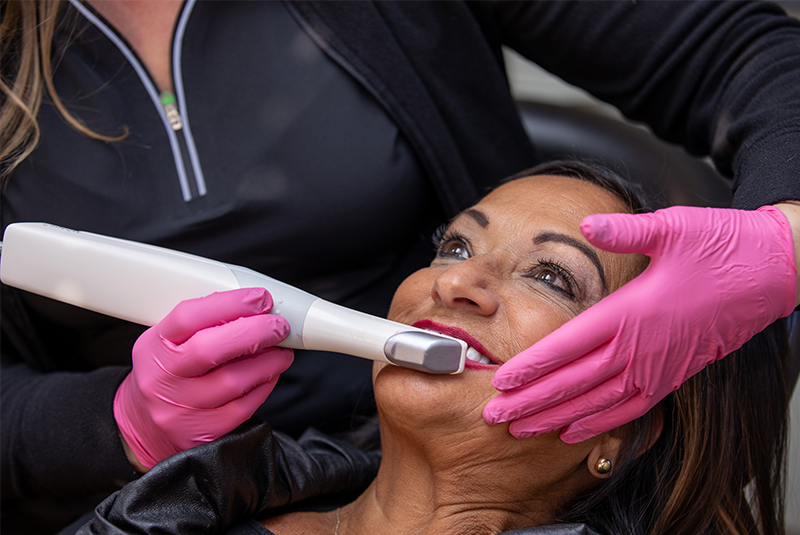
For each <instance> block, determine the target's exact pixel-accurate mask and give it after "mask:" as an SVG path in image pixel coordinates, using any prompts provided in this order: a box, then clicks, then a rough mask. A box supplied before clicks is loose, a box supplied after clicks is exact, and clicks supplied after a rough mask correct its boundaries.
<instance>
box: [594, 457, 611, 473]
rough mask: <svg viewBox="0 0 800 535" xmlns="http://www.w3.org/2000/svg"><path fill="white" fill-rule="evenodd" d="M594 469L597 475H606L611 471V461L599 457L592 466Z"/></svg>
mask: <svg viewBox="0 0 800 535" xmlns="http://www.w3.org/2000/svg"><path fill="white" fill-rule="evenodd" d="M594 468H595V470H597V473H598V474H607V473H609V472H610V471H611V461H609V460H608V459H606V458H605V457H600V458H599V459H598V460H597V464H596V465H594Z"/></svg>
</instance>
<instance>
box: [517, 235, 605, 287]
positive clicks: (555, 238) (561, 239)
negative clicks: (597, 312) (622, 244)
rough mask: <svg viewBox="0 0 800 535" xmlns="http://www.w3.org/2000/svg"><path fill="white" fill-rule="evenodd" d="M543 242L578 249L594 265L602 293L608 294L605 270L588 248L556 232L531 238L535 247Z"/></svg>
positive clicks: (595, 254)
mask: <svg viewBox="0 0 800 535" xmlns="http://www.w3.org/2000/svg"><path fill="white" fill-rule="evenodd" d="M545 242H556V243H563V244H565V245H571V246H572V247H574V248H576V249H578V250H579V251H580V252H582V253H583V254H584V255H586V257H587V258H589V260H590V261H591V262H592V264H594V267H595V268H597V273H598V274H599V275H600V282H602V283H603V293H607V292H608V285H607V284H606V274H605V270H604V269H603V264H601V263H600V257H598V256H597V253H595V252H594V251H592V250H591V249H590V248H589V247H587V246H586V245H585V244H583V243H581V242H580V241H578V240H576V239H575V238H571V237H569V236H567V235H566V234H560V233H558V232H549V231H545V232H540V233H539V234H537V235H536V237H534V238H533V243H534V244H536V245H539V244H542V243H545Z"/></svg>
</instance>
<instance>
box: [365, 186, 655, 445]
mask: <svg viewBox="0 0 800 535" xmlns="http://www.w3.org/2000/svg"><path fill="white" fill-rule="evenodd" d="M624 211H626V208H625V206H624V205H623V203H622V202H621V201H620V200H619V199H617V198H616V197H615V196H614V195H612V194H611V193H609V192H607V191H605V190H603V189H602V188H600V187H598V186H596V185H593V184H590V183H588V182H584V181H580V180H576V179H572V178H565V177H553V176H537V177H530V178H524V179H520V180H516V181H513V182H510V183H508V184H506V185H503V186H501V187H499V188H498V189H496V190H495V191H494V192H492V193H491V194H489V195H488V196H487V197H486V198H484V199H483V200H482V201H480V202H479V203H478V204H477V205H475V206H474V207H472V208H471V209H469V210H467V211H465V212H463V213H462V214H461V215H459V216H458V217H457V218H456V219H455V220H454V221H453V222H452V223H451V224H450V226H449V227H448V229H447V230H446V232H445V233H444V235H443V236H442V239H441V243H440V245H439V248H438V253H437V256H436V258H435V259H434V261H433V262H432V263H431V265H430V267H427V268H424V269H421V270H419V271H417V272H416V273H414V274H412V275H411V276H409V277H408V278H407V279H406V280H405V281H404V282H403V283H402V284H401V285H400V287H399V288H398V289H397V292H396V293H395V297H394V300H393V302H392V306H391V310H390V312H389V318H390V319H392V320H395V321H398V322H402V323H406V324H410V325H416V326H418V327H421V328H425V329H431V330H434V331H439V332H442V333H445V334H448V335H451V336H454V337H456V338H461V339H463V340H465V341H467V342H468V343H469V345H470V346H471V347H472V348H474V349H476V350H477V352H479V353H481V354H482V355H484V356H485V358H483V359H482V360H483V361H484V362H485V363H480V362H472V361H468V362H467V369H466V370H465V371H464V373H463V374H460V375H447V376H441V375H428V374H424V373H419V372H414V371H411V370H405V369H402V368H397V367H393V366H385V365H376V368H375V391H376V397H377V399H378V404H379V408H380V409H381V415H382V418H385V417H388V418H390V419H391V418H392V417H393V415H395V416H398V417H399V418H400V419H402V418H403V417H405V418H406V419H407V420H408V421H409V422H412V421H413V425H414V426H415V427H414V429H425V430H427V431H430V432H436V433H444V434H446V433H448V432H449V431H452V432H453V434H455V435H462V438H463V435H464V434H465V433H466V434H467V435H468V436H469V439H470V441H473V440H478V443H480V440H481V437H484V438H486V442H485V444H484V445H483V446H479V447H478V449H480V448H491V451H493V452H495V453H497V452H500V450H502V449H503V448H504V447H507V448H508V451H509V452H516V451H517V449H519V448H530V447H531V446H530V445H531V444H534V443H537V441H538V443H547V444H548V446H547V447H549V448H556V449H558V448H564V447H566V446H567V445H565V444H563V443H561V441H560V440H558V438H557V433H554V434H552V435H551V436H549V437H548V436H546V437H537V438H536V439H526V440H517V439H514V438H512V437H510V435H509V434H508V426H507V424H501V425H498V426H495V427H491V426H489V425H487V424H486V423H485V422H484V421H483V418H482V411H483V407H484V406H485V405H486V403H487V402H488V401H489V400H490V399H491V398H492V397H494V396H495V395H497V391H496V390H495V389H494V388H493V387H492V385H491V379H492V375H493V374H494V372H495V371H496V369H497V367H498V366H499V364H502V363H503V362H506V361H507V360H508V359H510V358H511V357H513V356H514V355H516V354H517V353H519V352H520V351H522V350H523V349H526V348H528V347H529V346H531V345H532V344H533V343H535V342H536V341H538V340H540V339H541V338H543V337H544V336H546V335H547V334H548V333H550V332H552V331H553V330H555V329H556V328H557V327H559V326H560V325H562V324H564V323H565V322H566V321H568V320H569V319H570V318H572V317H574V316H576V315H577V314H578V313H580V312H581V311H582V310H584V309H586V308H587V307H589V306H591V305H592V304H594V303H596V302H598V301H599V300H600V299H602V298H603V297H604V296H606V295H608V294H609V293H610V292H613V291H614V290H616V289H617V288H619V287H620V286H622V285H623V284H625V283H626V282H627V281H629V280H630V279H631V278H633V277H634V276H635V275H636V274H638V272H639V271H640V270H641V268H642V267H643V259H642V257H637V256H633V255H618V254H612V253H608V252H606V251H602V250H600V249H597V248H595V247H593V246H592V245H590V244H589V242H588V241H587V240H586V239H585V238H584V237H583V235H582V234H581V233H580V230H579V225H580V223H581V221H582V220H583V218H584V217H585V216H587V215H589V214H595V213H603V212H624ZM409 414H413V418H409ZM409 430H410V431H411V428H409ZM531 441H533V442H531ZM501 444H506V446H500V445H501ZM534 448H535V446H534ZM488 451H489V450H488V449H484V454H488ZM565 451H566V450H565ZM515 454H516V453H515Z"/></svg>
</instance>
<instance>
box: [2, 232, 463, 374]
mask: <svg viewBox="0 0 800 535" xmlns="http://www.w3.org/2000/svg"><path fill="white" fill-rule="evenodd" d="M0 280H2V281H3V282H4V283H5V284H8V285H9V286H14V287H16V288H20V289H22V290H27V291H29V292H33V293H36V294H40V295H43V296H46V297H50V298H52V299H56V300H58V301H63V302H65V303H70V304H72V305H77V306H79V307H82V308H86V309H89V310H94V311H96V312H100V313H103V314H107V315H109V316H114V317H117V318H120V319H124V320H128V321H132V322H135V323H140V324H143V325H155V324H156V323H158V322H159V321H161V319H162V318H163V317H164V316H166V315H167V313H168V312H169V311H170V310H172V309H173V308H174V307H175V305H177V304H178V303H179V302H180V301H183V300H185V299H192V298H196V297H202V296H205V295H208V294H210V293H212V292H220V291H225V290H233V289H236V288H247V287H260V288H266V289H267V290H268V291H269V293H270V294H272V299H273V301H274V307H273V309H272V311H271V313H274V314H278V315H280V316H283V317H284V318H286V320H288V322H289V325H290V326H291V331H290V333H289V336H288V337H287V338H286V340H284V341H283V342H282V343H280V344H279V345H280V346H281V347H289V348H294V349H314V350H320V351H334V352H337V353H345V354H347V355H354V356H356V357H362V358H366V359H371V360H378V361H383V362H389V363H391V364H396V365H398V366H403V367H406V368H413V369H415V370H419V371H424V372H428V373H461V372H462V371H463V370H464V359H465V357H466V352H467V344H466V343H465V342H464V341H462V340H457V339H455V338H451V337H449V336H445V335H440V334H438V333H430V332H427V331H423V330H421V329H417V328H414V327H410V326H408V325H403V324H401V323H396V322H393V321H389V320H386V319H382V318H377V317H375V316H370V315H369V314H364V313H362V312H357V311H355V310H351V309H348V308H345V307H342V306H339V305H336V304H334V303H331V302H329V301H325V300H324V299H321V298H319V297H316V296H314V295H311V294H309V293H307V292H304V291H302V290H299V289H298V288H295V287H293V286H290V285H288V284H285V283H282V282H280V281H277V280H275V279H272V278H270V277H267V276H266V275H262V274H261V273H257V272H255V271H253V270H250V269H247V268H243V267H240V266H234V265H230V264H224V263H222V262H216V261H214V260H209V259H207V258H202V257H199V256H194V255H190V254H185V253H181V252H178V251H173V250H171V249H164V248H161V247H155V246H152V245H145V244H142V243H137V242H132V241H127V240H120V239H117V238H110V237H107V236H101V235H98V234H92V233H89V232H78V231H75V230H69V229H65V228H62V227H56V226H53V225H48V224H46V223H14V224H11V225H9V226H8V227H7V228H6V231H5V234H4V235H3V242H2V254H1V255H0Z"/></svg>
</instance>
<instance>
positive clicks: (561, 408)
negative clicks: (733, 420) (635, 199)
mask: <svg viewBox="0 0 800 535" xmlns="http://www.w3.org/2000/svg"><path fill="white" fill-rule="evenodd" d="M581 232H582V233H583V235H584V236H586V238H587V239H588V240H589V241H590V242H591V243H592V244H593V245H595V246H597V247H599V248H601V249H605V250H607V251H611V252H615V253H642V254H645V255H648V256H650V264H649V265H648V267H647V269H645V271H644V272H643V273H642V274H641V275H639V276H638V277H637V278H635V279H634V280H632V281H631V282H629V283H628V284H626V285H625V286H623V287H622V288H620V289H619V290H617V291H616V292H614V293H613V294H611V295H609V296H607V297H606V298H604V299H603V300H601V301H600V302H599V303H597V304H595V305H594V306H592V307H590V308H589V309H587V310H585V311H584V312H582V313H581V314H579V315H578V316H576V317H575V318H573V319H572V320H570V321H569V322H567V323H566V324H564V325H563V326H561V327H560V328H558V329H557V330H556V331H554V332H553V333H551V334H550V335H548V336H546V337H545V338H544V339H542V340H540V341H539V342H537V343H536V344H534V345H533V346H532V347H531V348H530V349H527V350H525V351H523V352H522V353H520V354H519V355H517V356H515V357H514V358H512V359H511V360H509V361H508V362H507V363H505V364H504V365H503V366H501V367H500V369H499V370H498V371H497V373H496V374H495V376H494V379H493V384H494V386H495V388H497V389H498V390H500V391H501V394H500V395H499V396H497V397H495V398H494V399H493V400H492V401H490V402H489V403H488V404H487V406H486V407H485V409H484V413H483V415H484V418H485V419H486V421H487V422H488V423H489V424H497V423H500V422H507V421H512V420H513V421H512V423H511V425H510V432H511V433H512V434H513V435H514V436H516V437H518V438H522V437H529V436H535V435H539V434H543V433H549V432H552V431H555V430H556V429H559V428H561V427H565V426H566V427H565V428H564V429H563V430H562V431H561V434H560V436H561V439H562V440H563V441H564V442H568V443H574V442H580V441H582V440H586V439H588V438H591V437H592V436H595V435H597V434H599V433H602V432H605V431H608V430H610V429H613V428H615V427H618V426H620V425H623V424H625V423H627V422H630V421H632V420H634V419H636V418H638V417H639V416H642V415H643V414H645V413H646V412H647V411H648V410H650V409H651V408H652V407H653V406H655V405H656V403H658V402H659V401H660V400H661V399H663V398H664V397H666V396H667V395H668V394H669V393H670V392H671V391H673V390H675V389H677V388H678V387H679V386H680V385H681V384H683V382H684V381H686V380H687V379H688V378H689V377H691V376H692V375H694V374H696V373H697V372H699V371H700V370H702V369H703V368H704V367H705V366H706V365H708V364H709V363H711V362H713V361H715V360H717V359H719V358H722V357H724V356H725V355H727V354H728V353H730V352H731V351H734V350H736V349H738V348H739V347H741V346H742V344H744V343H745V342H746V341H747V340H749V339H750V338H751V337H752V336H753V335H754V334H756V333H758V332H759V331H761V330H763V329H764V328H765V327H766V326H767V325H769V324H770V323H772V322H773V321H775V320H777V319H778V318H780V317H783V316H787V315H789V314H790V313H791V312H792V309H793V308H794V305H795V295H796V285H797V272H796V268H795V265H794V246H793V241H792V232H791V228H790V226H789V222H788V220H787V218H786V216H785V215H784V214H783V213H782V212H781V211H780V210H778V209H777V208H774V207H772V206H765V207H762V208H759V209H758V210H756V211H744V210H733V209H714V208H689V207H672V208H667V209H665V210H659V211H657V212H654V213H650V214H635V215H632V214H597V215H592V216H589V217H587V218H586V219H584V221H583V223H582V224H581Z"/></svg>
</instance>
